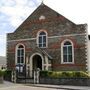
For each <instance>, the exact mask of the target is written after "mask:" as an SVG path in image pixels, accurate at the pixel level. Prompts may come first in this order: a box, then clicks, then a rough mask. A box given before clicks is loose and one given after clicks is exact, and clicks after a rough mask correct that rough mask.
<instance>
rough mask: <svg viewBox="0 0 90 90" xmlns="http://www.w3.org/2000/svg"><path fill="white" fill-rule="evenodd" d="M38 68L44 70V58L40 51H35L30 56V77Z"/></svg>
mask: <svg viewBox="0 0 90 90" xmlns="http://www.w3.org/2000/svg"><path fill="white" fill-rule="evenodd" d="M37 68H39V69H40V70H44V58H43V56H42V55H41V54H40V53H34V54H32V55H31V57H30V77H33V72H34V71H35V70H36V69H37Z"/></svg>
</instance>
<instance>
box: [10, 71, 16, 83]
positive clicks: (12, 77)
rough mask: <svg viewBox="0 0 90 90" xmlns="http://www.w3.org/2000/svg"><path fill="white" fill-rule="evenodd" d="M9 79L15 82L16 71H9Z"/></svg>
mask: <svg viewBox="0 0 90 90" xmlns="http://www.w3.org/2000/svg"><path fill="white" fill-rule="evenodd" d="M11 81H12V82H14V83H16V71H15V70H14V71H12V73H11Z"/></svg>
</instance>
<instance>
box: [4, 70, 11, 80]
mask: <svg viewBox="0 0 90 90" xmlns="http://www.w3.org/2000/svg"><path fill="white" fill-rule="evenodd" d="M11 73H12V71H11V70H6V71H5V72H4V79H5V80H8V81H11Z"/></svg>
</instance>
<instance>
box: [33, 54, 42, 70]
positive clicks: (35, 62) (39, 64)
mask: <svg viewBox="0 0 90 90" xmlns="http://www.w3.org/2000/svg"><path fill="white" fill-rule="evenodd" d="M32 64H33V70H36V69H37V68H39V69H40V70H42V58H41V57H40V56H39V55H35V56H34V57H33V61H32Z"/></svg>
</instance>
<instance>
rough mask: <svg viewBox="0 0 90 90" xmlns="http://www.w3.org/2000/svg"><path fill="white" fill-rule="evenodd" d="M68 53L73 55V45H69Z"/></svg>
mask: <svg viewBox="0 0 90 90" xmlns="http://www.w3.org/2000/svg"><path fill="white" fill-rule="evenodd" d="M68 54H69V55H72V46H68Z"/></svg>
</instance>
